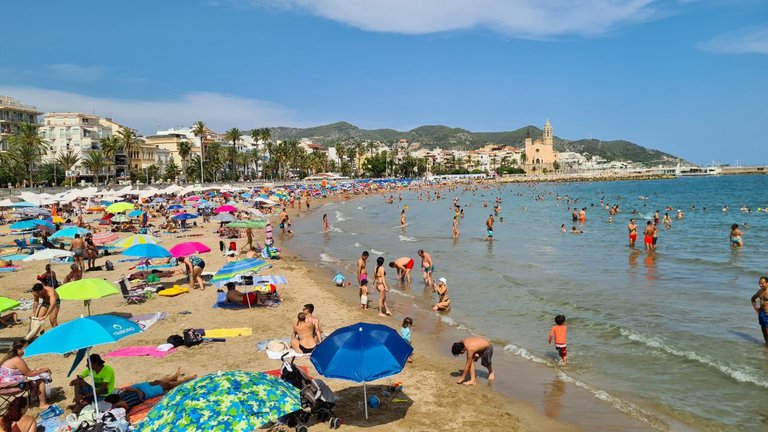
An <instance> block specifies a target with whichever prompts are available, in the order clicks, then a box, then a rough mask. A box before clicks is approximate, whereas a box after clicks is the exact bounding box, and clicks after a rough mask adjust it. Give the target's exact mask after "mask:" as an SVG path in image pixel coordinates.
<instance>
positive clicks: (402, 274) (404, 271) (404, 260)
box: [389, 257, 415, 284]
mask: <svg viewBox="0 0 768 432" xmlns="http://www.w3.org/2000/svg"><path fill="white" fill-rule="evenodd" d="M414 264H415V261H414V260H413V258H410V257H400V258H398V259H396V260H394V261H392V262H390V263H389V266H390V267H392V268H393V269H395V270H397V277H398V279H400V281H401V282H404V281H407V282H408V284H410V283H411V270H413V266H414Z"/></svg>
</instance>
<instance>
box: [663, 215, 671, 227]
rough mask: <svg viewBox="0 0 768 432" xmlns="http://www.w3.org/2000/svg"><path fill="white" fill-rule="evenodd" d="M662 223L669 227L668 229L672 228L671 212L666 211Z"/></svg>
mask: <svg viewBox="0 0 768 432" xmlns="http://www.w3.org/2000/svg"><path fill="white" fill-rule="evenodd" d="M662 223H663V224H664V226H665V227H667V229H672V219H671V218H670V217H669V213H667V212H664V219H662Z"/></svg>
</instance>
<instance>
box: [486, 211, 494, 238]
mask: <svg viewBox="0 0 768 432" xmlns="http://www.w3.org/2000/svg"><path fill="white" fill-rule="evenodd" d="M485 229H486V230H487V231H488V237H486V238H485V239H486V240H493V215H488V219H486V220H485Z"/></svg>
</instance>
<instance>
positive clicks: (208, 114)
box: [0, 85, 306, 134]
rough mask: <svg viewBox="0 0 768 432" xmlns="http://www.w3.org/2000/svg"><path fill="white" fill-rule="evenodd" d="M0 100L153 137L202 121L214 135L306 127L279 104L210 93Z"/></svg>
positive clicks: (30, 93) (10, 89)
mask: <svg viewBox="0 0 768 432" xmlns="http://www.w3.org/2000/svg"><path fill="white" fill-rule="evenodd" d="M0 94H3V95H8V96H11V97H14V98H16V99H18V100H20V101H21V102H22V103H25V104H29V105H34V106H36V107H37V108H38V109H39V110H40V111H44V112H53V111H75V112H85V113H96V114H98V115H101V116H105V117H112V118H113V119H114V120H115V121H116V122H118V123H120V124H123V125H125V126H129V127H131V128H134V129H138V130H140V131H141V132H142V133H147V134H149V133H154V132H155V130H157V128H163V129H164V128H168V127H173V126H179V125H187V126H188V125H191V124H192V123H193V122H195V121H197V120H202V121H204V122H205V123H206V124H207V125H208V126H209V127H211V128H212V129H213V130H216V131H224V130H225V129H229V128H232V127H238V128H240V129H252V128H255V127H264V126H276V125H281V126H282V125H287V126H304V125H306V124H305V123H301V122H298V121H296V120H295V119H294V118H293V117H294V114H295V113H293V112H292V111H291V110H289V109H287V108H285V107H283V106H281V105H279V104H275V103H272V102H266V101H261V100H257V99H249V98H244V97H239V96H232V95H226V94H221V93H212V92H190V93H186V94H184V95H181V96H180V97H179V98H177V99H170V100H138V99H119V98H106V97H93V96H87V95H82V94H78V93H71V92H65V91H59V90H50V89H42V88H35V87H15V86H3V85H0Z"/></svg>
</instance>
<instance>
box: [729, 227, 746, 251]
mask: <svg viewBox="0 0 768 432" xmlns="http://www.w3.org/2000/svg"><path fill="white" fill-rule="evenodd" d="M742 235H744V234H743V233H742V232H741V230H739V224H733V225H731V234H730V239H731V244H732V245H733V246H736V247H742V246H744V241H743V240H742V239H741V236H742Z"/></svg>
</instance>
